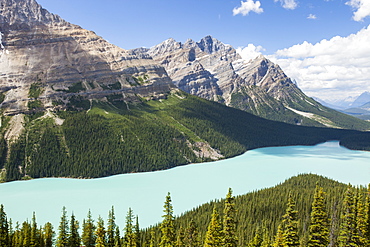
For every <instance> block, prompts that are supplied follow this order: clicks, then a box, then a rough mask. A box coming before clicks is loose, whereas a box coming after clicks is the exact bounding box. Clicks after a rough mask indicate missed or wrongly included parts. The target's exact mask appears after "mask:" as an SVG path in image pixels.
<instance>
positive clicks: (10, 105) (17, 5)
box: [0, 0, 174, 114]
mask: <svg viewBox="0 0 370 247" xmlns="http://www.w3.org/2000/svg"><path fill="white" fill-rule="evenodd" d="M0 13H1V14H0V32H1V35H0V37H1V38H0V41H1V45H0V90H1V93H3V94H4V95H5V98H4V102H3V103H2V105H1V107H2V108H4V109H5V113H6V114H16V113H17V112H20V111H26V110H28V107H27V105H28V101H29V100H30V99H29V98H30V96H32V95H30V88H31V86H32V85H33V87H34V88H35V87H37V88H38V90H39V92H41V93H40V95H37V96H38V100H40V101H41V102H42V105H43V107H52V101H64V102H66V101H68V99H66V97H67V98H68V96H71V95H76V94H78V95H82V96H83V97H88V98H95V97H98V98H99V97H100V98H101V97H104V96H105V95H107V94H111V93H122V94H123V97H126V98H130V97H131V98H132V96H133V95H140V96H141V97H161V96H162V95H163V94H165V93H167V92H169V91H170V90H171V89H172V88H174V86H173V84H172V82H171V79H170V78H169V77H168V75H167V73H166V71H165V69H164V68H163V67H162V66H160V65H158V64H157V63H156V62H155V61H153V60H152V59H151V58H150V56H148V55H143V54H142V53H140V54H136V53H135V52H132V51H127V50H124V49H121V48H119V47H117V46H114V45H112V44H110V43H108V42H107V41H106V40H104V39H103V38H101V37H99V36H97V35H96V34H95V33H94V32H92V31H88V30H85V29H83V28H81V27H79V26H77V25H73V24H70V23H68V22H66V21H64V20H63V19H61V18H60V17H59V16H57V15H54V14H51V13H49V12H48V11H47V10H45V9H43V8H42V7H41V6H40V5H39V4H38V3H37V2H36V1H34V0H0ZM76 84H78V87H77V89H76ZM73 87H74V89H73V90H71V88H73Z"/></svg>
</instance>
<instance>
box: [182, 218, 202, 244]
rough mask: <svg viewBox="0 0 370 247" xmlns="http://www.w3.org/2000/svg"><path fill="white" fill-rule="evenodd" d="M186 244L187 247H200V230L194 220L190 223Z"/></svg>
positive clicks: (186, 234)
mask: <svg viewBox="0 0 370 247" xmlns="http://www.w3.org/2000/svg"><path fill="white" fill-rule="evenodd" d="M184 243H185V246H186V247H198V246H200V244H199V239H198V229H197V226H196V224H195V222H194V220H191V221H190V223H189V227H188V228H187V229H186V231H185V239H184Z"/></svg>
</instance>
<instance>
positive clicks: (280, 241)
mask: <svg viewBox="0 0 370 247" xmlns="http://www.w3.org/2000/svg"><path fill="white" fill-rule="evenodd" d="M273 246H274V247H285V240H284V232H283V226H282V225H281V224H280V225H279V227H278V230H277V233H276V235H275V241H274V245H273Z"/></svg>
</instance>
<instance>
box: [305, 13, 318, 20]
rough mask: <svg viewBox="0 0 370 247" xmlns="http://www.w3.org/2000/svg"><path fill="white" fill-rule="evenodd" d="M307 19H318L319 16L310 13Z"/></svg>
mask: <svg viewBox="0 0 370 247" xmlns="http://www.w3.org/2000/svg"><path fill="white" fill-rule="evenodd" d="M307 19H311V20H316V19H317V17H316V15H314V14H309V15H308V16H307Z"/></svg>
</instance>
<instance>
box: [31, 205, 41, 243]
mask: <svg viewBox="0 0 370 247" xmlns="http://www.w3.org/2000/svg"><path fill="white" fill-rule="evenodd" d="M39 246H40V234H39V231H38V229H37V222H36V214H35V212H33V216H32V223H31V238H30V247H39Z"/></svg>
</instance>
